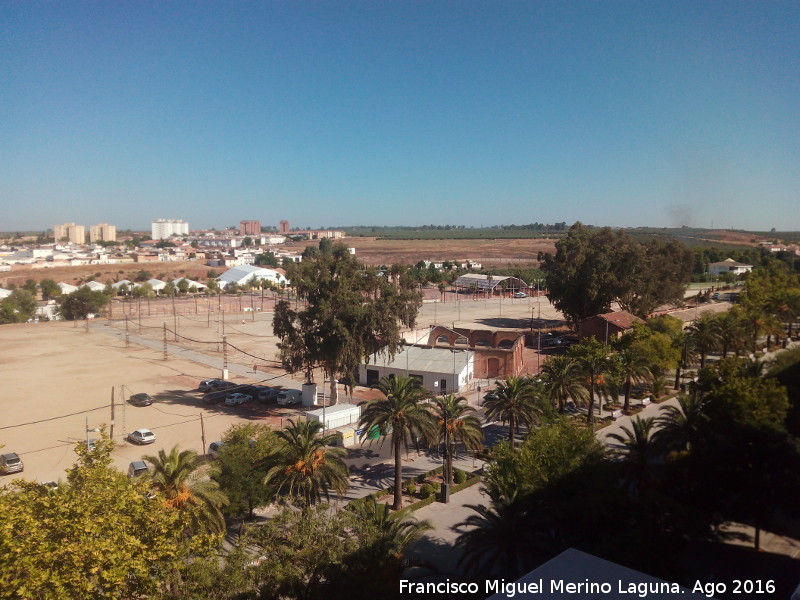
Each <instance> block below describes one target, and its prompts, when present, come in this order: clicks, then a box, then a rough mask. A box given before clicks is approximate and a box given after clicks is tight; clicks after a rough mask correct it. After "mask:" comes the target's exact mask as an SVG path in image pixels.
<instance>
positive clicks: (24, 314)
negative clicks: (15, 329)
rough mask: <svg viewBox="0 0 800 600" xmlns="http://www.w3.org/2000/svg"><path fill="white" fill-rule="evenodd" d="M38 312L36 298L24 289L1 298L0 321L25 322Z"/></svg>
mask: <svg viewBox="0 0 800 600" xmlns="http://www.w3.org/2000/svg"><path fill="white" fill-rule="evenodd" d="M35 312H36V298H35V297H34V296H33V295H32V294H31V293H30V292H29V291H28V290H23V289H18V290H14V291H12V292H11V294H10V295H9V296H7V297H6V298H3V299H2V300H0V323H24V322H25V321H27V320H28V319H30V318H31V317H32V316H33V315H34V313H35Z"/></svg>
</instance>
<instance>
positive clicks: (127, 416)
mask: <svg viewBox="0 0 800 600" xmlns="http://www.w3.org/2000/svg"><path fill="white" fill-rule="evenodd" d="M435 297H436V294H433V297H432V298H429V299H428V300H427V301H426V302H425V303H424V304H423V305H422V307H421V309H420V312H419V316H418V319H417V327H416V329H415V330H414V331H412V332H408V333H407V334H406V339H408V340H409V341H410V342H417V341H421V340H422V339H424V338H426V337H427V331H428V328H429V326H431V325H434V324H441V325H445V326H450V327H466V328H487V329H512V330H515V329H516V330H525V329H527V330H528V331H530V328H531V326H532V324H533V327H538V323H541V326H542V327H543V328H544V329H547V328H550V327H557V326H559V325H560V324H561V321H560V319H561V315H560V314H559V313H558V312H557V311H556V310H555V309H554V308H553V307H552V306H551V305H550V303H549V302H548V301H547V299H546V298H544V297H542V298H540V299H537V298H530V297H528V298H518V299H516V298H503V299H500V298H492V299H485V298H472V297H470V296H469V295H461V296H459V295H455V294H447V295H446V296H445V298H446V301H445V302H440V301H434V298H435ZM437 300H438V299H437ZM247 305H248V301H246V300H245V301H244V303H243V307H244V308H247ZM171 306H172V305H171V303H170V302H169V301H161V302H153V303H152V304H151V307H150V308H151V316H150V317H147V316H146V314H147V313H146V312H145V310H144V309H143V310H142V312H143V313H144V316H143V317H142V319H141V327H140V325H139V323H140V321H139V318H138V316H134V317H129V318H128V319H127V329H128V335H129V338H130V343H129V345H128V346H127V347H126V344H125V329H126V320H125V319H123V318H120V317H122V315H121V314H119V312H117V314H116V316H117V318H115V319H114V320H106V319H103V320H97V321H94V322H92V323H91V327H89V328H88V330H87V327H86V326H85V324H84V323H78V324H73V323H65V322H51V323H44V322H42V323H39V324H36V325H34V324H18V325H4V326H2V327H0V380H2V382H3V385H2V388H0V444H3V445H5V448H4V449H3V450H2V451H3V452H17V453H18V454H20V456H21V457H22V459H23V461H24V462H25V472H24V475H23V476H24V477H26V478H27V479H33V480H53V479H58V478H59V477H63V476H64V471H65V469H67V468H68V467H69V466H71V465H72V464H73V463H74V461H75V454H74V447H75V445H76V444H77V443H78V442H79V441H80V440H82V439H85V437H86V427H87V421H88V427H89V428H90V429H93V428H96V427H100V426H101V425H104V424H105V425H106V426H108V427H109V429H110V423H111V393H112V388H113V389H114V392H115V402H116V411H115V415H114V440H115V442H117V448H116V450H115V452H114V460H115V463H116V464H117V466H118V467H119V468H121V469H127V466H128V464H129V463H130V461H132V460H136V459H139V458H140V457H141V456H142V455H143V454H153V453H156V452H157V451H158V450H159V449H162V448H163V449H167V450H168V449H170V448H171V447H172V446H174V445H176V444H177V445H179V446H180V447H181V448H191V449H194V450H196V451H198V452H202V451H203V448H204V446H203V442H202V438H201V435H202V432H201V421H200V417H201V415H202V417H203V425H204V427H205V446H206V447H207V445H208V444H209V443H210V442H212V441H215V440H218V439H220V436H221V435H222V433H223V432H224V431H226V430H227V429H228V428H230V427H231V425H233V424H236V423H245V422H259V423H269V424H271V425H272V426H273V427H280V426H282V425H283V424H285V422H286V420H287V419H289V418H294V417H297V416H298V415H300V414H302V413H301V411H298V410H296V409H286V408H282V409H279V408H278V407H276V406H274V405H272V406H271V407H270V406H265V405H263V404H261V403H258V402H253V403H250V404H248V405H245V406H241V407H234V408H231V407H225V406H224V405H208V404H204V403H203V402H202V394H201V393H200V392H199V391H197V389H196V388H197V385H198V383H199V381H200V380H201V379H205V378H209V377H219V376H220V375H221V373H222V367H223V362H224V361H225V360H226V359H227V364H228V369H229V373H230V378H231V379H232V380H233V381H235V382H237V383H254V382H264V383H267V384H272V385H280V386H282V387H286V388H294V389H299V388H300V386H301V384H302V377H301V376H299V375H297V376H294V377H292V376H288V375H287V374H286V373H285V372H284V371H283V370H282V369H281V368H280V365H279V363H278V361H277V359H276V354H277V346H276V342H277V340H276V339H275V338H274V336H273V335H272V311H271V306H270V304H269V302H267V303H265V305H264V309H265V310H263V311H262V310H258V311H248V312H232V311H234V310H235V309H236V308H238V306H234V305H231V306H229V307H228V308H229V311H227V312H219V311H217V310H216V308H218V307H211V308H212V309H213V311H212V312H211V313H208V314H203V312H202V311H201V310H200V309H201V308H202V307H201V306H200V305H198V306H197V307H195V305H194V302H193V301H191V302H187V303H185V304H184V305H183V306H181V305H177V308H178V311H177V312H178V313H179V314H176V315H175V316H173V315H171V314H168V315H161V316H152V314H153V313H156V312H165V313H166V312H169V311H170V309H171ZM712 306H715V307H716V305H712ZM206 308H207V309H208V308H209V307H208V305H207V306H206ZM259 308H260V307H259ZM196 311H197V312H196ZM165 323H166V325H167V338H168V345H169V352H168V360H166V361H165V360H164V353H163V345H164V342H163V340H164V324H165ZM76 325H77V326H76ZM176 325H177V329H176ZM176 331H177V336H176V334H175V333H176ZM223 335H224V336H225V339H226V341H227V348H228V352H227V356H226V354H225V353H224V352H223V344H221V343H220V342H221V341H222V336H223ZM176 337H177V341H176ZM544 358H545V357H544V356H542V357H540V359H537V353H536V351H535V350H533V349H530V348H527V349H526V350H525V355H524V360H525V371H526V372H529V373H532V372H535V370H536V365H537V364H538V363H539V362H543V361H544ZM254 367H255V371H254ZM320 380H321V377H318V378H317V381H320ZM488 383H489V382H487V381H475V382H473V384H472V389H471V390H469V391H468V393H467V395H468V397H471V395H474V396H475V397H476V400H477V398H478V397H479V396H480V394H479V393H478V392H477V386H478V385H483V386H486V385H487V384H488ZM138 392H147V393H148V394H150V395H151V396H153V397H154V398H155V399H156V402H155V403H154V404H153V405H152V406H149V407H140V408H137V407H133V406H130V405H126V404H125V403H124V399H127V398H128V397H129V396H130V395H131V394H134V393H138ZM341 393H342V392H340V394H341ZM369 393H370V391H369V390H367V389H362V388H356V392H355V394H354V397H355V399H356V401H358V400H360V399H363V398H366V397H368V395H369ZM341 399H342V400H346V397H344V396H343V397H342V398H341ZM138 428H148V429H152V430H153V431H154V432H155V433H156V435H157V437H158V440H157V441H156V443H155V444H153V445H150V446H144V447H139V446H135V445H132V444H130V443H129V442H126V441H125V439H124V437H125V434H126V433H128V432H130V431H133V430H134V429H138ZM93 436H96V434H90V437H93ZM0 481H3V480H0Z"/></svg>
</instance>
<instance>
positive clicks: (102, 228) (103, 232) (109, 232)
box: [89, 223, 117, 243]
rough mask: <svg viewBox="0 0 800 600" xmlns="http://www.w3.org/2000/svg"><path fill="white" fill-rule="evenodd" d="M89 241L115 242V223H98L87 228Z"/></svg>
mask: <svg viewBox="0 0 800 600" xmlns="http://www.w3.org/2000/svg"><path fill="white" fill-rule="evenodd" d="M89 241H90V242H92V243H94V242H97V241H103V242H116V241H117V227H116V225H109V224H108V223H100V224H98V225H92V226H91V227H90V228H89Z"/></svg>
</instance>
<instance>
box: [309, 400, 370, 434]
mask: <svg viewBox="0 0 800 600" xmlns="http://www.w3.org/2000/svg"><path fill="white" fill-rule="evenodd" d="M306 418H307V419H308V420H309V421H316V422H318V423H322V426H323V427H324V428H325V429H336V428H337V427H342V426H344V425H358V420H359V419H360V418H361V407H360V406H356V405H355V404H334V405H333V406H326V407H325V408H318V409H317V410H310V411H308V412H307V413H306Z"/></svg>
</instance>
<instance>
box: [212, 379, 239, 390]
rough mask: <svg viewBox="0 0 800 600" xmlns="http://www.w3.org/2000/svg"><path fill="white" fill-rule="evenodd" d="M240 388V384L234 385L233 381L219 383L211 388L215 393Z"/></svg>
mask: <svg viewBox="0 0 800 600" xmlns="http://www.w3.org/2000/svg"><path fill="white" fill-rule="evenodd" d="M235 387H239V386H238V384H236V383H233V382H232V381H222V380H220V381H217V382H216V383H215V384H213V385H212V386H211V389H212V390H215V391H222V390H229V389H231V388H235Z"/></svg>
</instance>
